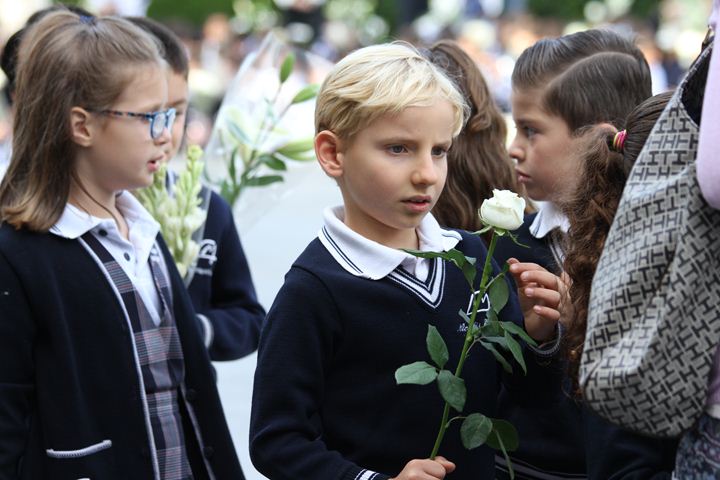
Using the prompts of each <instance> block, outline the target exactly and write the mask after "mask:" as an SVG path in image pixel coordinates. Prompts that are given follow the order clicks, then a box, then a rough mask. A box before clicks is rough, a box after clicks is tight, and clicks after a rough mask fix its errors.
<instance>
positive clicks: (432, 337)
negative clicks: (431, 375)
mask: <svg viewBox="0 0 720 480" xmlns="http://www.w3.org/2000/svg"><path fill="white" fill-rule="evenodd" d="M425 342H426V343H427V349H428V353H429V354H430V358H432V360H433V362H435V365H437V366H438V367H440V368H443V367H444V366H445V364H446V363H447V361H448V358H449V357H450V356H449V353H448V349H447V345H445V340H443V338H442V336H441V335H440V332H438V329H437V328H435V326H433V325H429V326H428V333H427V337H426V339H425Z"/></svg>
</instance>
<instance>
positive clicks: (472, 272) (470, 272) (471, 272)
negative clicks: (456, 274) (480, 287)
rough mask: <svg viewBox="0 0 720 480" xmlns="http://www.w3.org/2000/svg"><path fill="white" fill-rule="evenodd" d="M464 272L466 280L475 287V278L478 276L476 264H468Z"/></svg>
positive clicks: (463, 268) (464, 265)
mask: <svg viewBox="0 0 720 480" xmlns="http://www.w3.org/2000/svg"><path fill="white" fill-rule="evenodd" d="M462 272H463V275H464V276H465V280H467V282H468V284H469V285H471V286H472V285H473V284H474V283H475V277H476V276H477V268H476V267H475V264H473V263H470V262H466V263H464V264H463V266H462Z"/></svg>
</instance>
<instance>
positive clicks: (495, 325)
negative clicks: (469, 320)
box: [482, 310, 503, 337]
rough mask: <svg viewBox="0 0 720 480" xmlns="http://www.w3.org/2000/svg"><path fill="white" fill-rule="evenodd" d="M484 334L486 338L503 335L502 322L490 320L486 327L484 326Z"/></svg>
mask: <svg viewBox="0 0 720 480" xmlns="http://www.w3.org/2000/svg"><path fill="white" fill-rule="evenodd" d="M488 313H492V310H490V311H488ZM482 334H483V336H484V337H499V336H501V335H502V334H503V331H502V327H501V326H500V322H497V321H491V320H489V319H488V321H487V322H485V325H483V326H482Z"/></svg>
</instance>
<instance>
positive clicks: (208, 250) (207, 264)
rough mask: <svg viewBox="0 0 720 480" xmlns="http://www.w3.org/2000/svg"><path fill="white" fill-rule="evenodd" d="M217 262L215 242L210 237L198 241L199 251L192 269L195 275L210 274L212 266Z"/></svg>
mask: <svg viewBox="0 0 720 480" xmlns="http://www.w3.org/2000/svg"><path fill="white" fill-rule="evenodd" d="M215 262H217V242H215V240H213V239H212V238H205V239H203V241H202V242H200V251H199V252H198V256H197V259H196V260H195V266H194V268H193V271H194V273H195V275H207V276H212V273H213V270H212V269H213V266H214V265H215Z"/></svg>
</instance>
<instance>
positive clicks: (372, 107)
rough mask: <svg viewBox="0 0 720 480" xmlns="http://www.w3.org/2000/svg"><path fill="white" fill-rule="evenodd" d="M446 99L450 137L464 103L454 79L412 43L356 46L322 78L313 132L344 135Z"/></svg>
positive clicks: (464, 111)
mask: <svg viewBox="0 0 720 480" xmlns="http://www.w3.org/2000/svg"><path fill="white" fill-rule="evenodd" d="M438 100H447V101H448V102H450V104H451V105H452V107H453V110H454V112H455V120H454V124H453V137H455V136H457V134H458V133H460V130H461V129H462V127H463V124H464V121H465V117H466V116H467V111H468V107H467V105H466V103H465V100H464V98H463V96H462V94H461V93H460V92H459V91H458V89H457V88H456V87H455V85H454V84H453V82H452V81H451V80H450V79H448V77H447V76H446V75H445V74H444V73H443V72H442V70H440V69H439V68H438V67H436V66H435V65H433V64H432V62H430V61H429V60H428V59H427V58H425V57H423V56H422V55H421V54H420V52H418V51H417V50H416V49H415V48H414V47H412V46H411V45H409V44H406V43H400V42H394V43H389V44H382V45H374V46H370V47H365V48H361V49H359V50H356V51H354V52H352V53H351V54H349V55H348V56H346V57H345V58H343V59H342V60H340V62H338V64H337V65H335V68H333V69H332V70H331V72H330V74H329V75H328V76H327V77H326V78H325V81H324V82H323V84H322V86H321V87H320V92H319V94H318V97H317V105H316V107H315V131H316V133H317V132H320V131H322V130H330V131H332V132H333V133H335V134H336V135H338V136H339V137H340V138H345V139H349V138H351V137H352V136H353V135H355V134H356V133H357V132H358V131H360V130H361V129H362V128H364V127H366V126H367V125H369V124H370V123H372V122H373V121H374V120H376V119H378V118H379V117H381V116H383V115H387V114H390V115H394V114H399V113H400V112H402V111H403V110H405V109H406V108H408V107H425V106H430V105H432V104H434V103H435V102H437V101H438Z"/></svg>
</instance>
